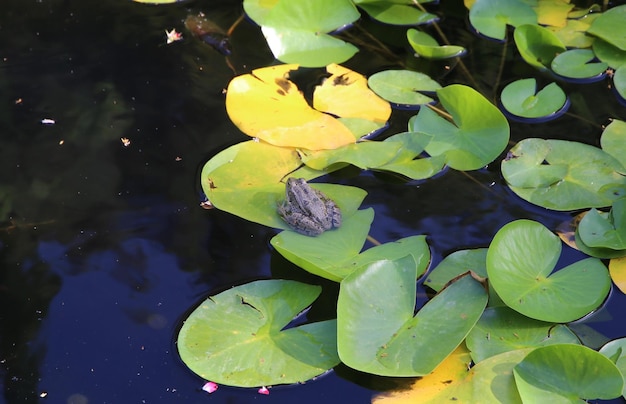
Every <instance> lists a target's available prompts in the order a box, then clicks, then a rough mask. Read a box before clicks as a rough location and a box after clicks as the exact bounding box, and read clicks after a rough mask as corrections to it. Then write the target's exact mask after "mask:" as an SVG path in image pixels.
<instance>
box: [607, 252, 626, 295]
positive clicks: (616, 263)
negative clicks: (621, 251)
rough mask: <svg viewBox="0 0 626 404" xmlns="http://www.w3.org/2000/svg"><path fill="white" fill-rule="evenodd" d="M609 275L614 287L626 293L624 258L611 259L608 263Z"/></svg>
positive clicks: (625, 263)
mask: <svg viewBox="0 0 626 404" xmlns="http://www.w3.org/2000/svg"><path fill="white" fill-rule="evenodd" d="M609 274H611V279H612V280H613V283H615V286H617V287H618V288H619V290H621V291H622V293H626V257H619V258H613V259H611V261H609Z"/></svg>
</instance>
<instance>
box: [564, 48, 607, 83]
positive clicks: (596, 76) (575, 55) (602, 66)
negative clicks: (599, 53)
mask: <svg viewBox="0 0 626 404" xmlns="http://www.w3.org/2000/svg"><path fill="white" fill-rule="evenodd" d="M594 59H595V55H594V53H593V51H592V50H591V49H571V50H568V51H566V52H563V53H561V54H559V55H557V56H556V57H555V58H554V59H553V60H552V70H553V71H554V72H555V73H556V74H558V75H559V76H561V77H565V78H567V79H576V80H577V81H584V82H593V81H599V80H602V79H603V78H604V76H605V74H604V72H605V70H606V68H607V67H608V65H607V64H606V63H604V62H593V60H594Z"/></svg>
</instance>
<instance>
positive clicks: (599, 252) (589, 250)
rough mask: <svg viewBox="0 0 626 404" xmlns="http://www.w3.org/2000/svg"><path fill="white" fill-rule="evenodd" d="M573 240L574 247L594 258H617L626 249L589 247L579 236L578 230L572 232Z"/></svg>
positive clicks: (625, 253) (624, 253) (623, 254)
mask: <svg viewBox="0 0 626 404" xmlns="http://www.w3.org/2000/svg"><path fill="white" fill-rule="evenodd" d="M574 242H575V245H576V248H577V249H578V250H580V251H582V252H583V253H585V254H587V255H589V256H591V257H596V258H602V259H609V258H619V257H623V256H625V255H626V251H624V250H613V249H611V248H604V247H590V246H588V245H587V244H585V243H584V242H583V241H582V239H581V238H580V234H579V232H578V231H576V232H575V233H574Z"/></svg>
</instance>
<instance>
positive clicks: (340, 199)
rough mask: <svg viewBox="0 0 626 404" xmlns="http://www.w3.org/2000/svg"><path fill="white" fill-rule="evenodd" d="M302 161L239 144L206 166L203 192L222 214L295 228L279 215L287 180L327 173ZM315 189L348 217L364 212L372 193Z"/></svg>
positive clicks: (285, 152)
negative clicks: (362, 207) (363, 201)
mask: <svg viewBox="0 0 626 404" xmlns="http://www.w3.org/2000/svg"><path fill="white" fill-rule="evenodd" d="M301 163H302V162H301V161H300V158H299V156H298V154H297V153H296V151H295V150H293V149H289V148H283V147H275V146H272V145H269V144H267V143H262V142H254V141H249V142H243V143H239V144H236V145H234V146H231V147H229V148H228V149H226V150H224V151H222V152H221V153H219V154H217V155H216V156H214V157H213V158H212V159H211V160H209V161H208V162H207V163H206V164H205V166H204V167H203V168H202V173H201V184H202V189H203V190H204V193H205V194H206V196H207V197H208V199H209V201H210V202H211V204H213V205H214V206H215V207H216V208H218V209H220V210H223V211H226V212H230V213H232V214H234V215H237V216H239V217H242V218H244V219H246V220H250V221H252V222H256V223H260V224H263V225H265V226H270V227H274V228H279V229H289V226H288V225H287V224H286V223H285V222H284V221H283V220H282V219H281V218H280V216H279V215H278V213H277V212H276V207H277V206H278V204H279V203H280V202H281V201H282V200H284V199H285V184H284V183H283V182H281V181H284V180H285V178H284V177H285V176H286V175H287V174H289V173H291V174H290V175H291V176H296V177H300V178H304V179H306V180H309V179H313V178H316V177H318V176H319V175H320V174H321V173H320V172H319V171H316V170H312V169H310V168H308V167H306V166H305V167H303V168H300V169H298V167H299V166H300V165H301ZM296 170H297V171H296ZM329 171H330V170H329ZM312 186H313V187H314V188H317V189H319V190H321V191H322V192H324V193H325V194H326V195H327V196H328V197H329V198H330V199H332V200H333V201H335V202H336V203H337V205H339V207H340V208H341V211H342V215H343V216H344V218H349V216H350V215H352V214H353V213H354V212H355V211H356V210H357V209H358V207H359V205H360V203H361V201H362V200H363V198H365V195H366V192H365V191H363V190H362V189H360V188H355V187H347V186H342V185H332V184H312ZM336 231H339V229H337V230H336ZM332 232H335V230H333V231H332ZM332 232H331V233H332Z"/></svg>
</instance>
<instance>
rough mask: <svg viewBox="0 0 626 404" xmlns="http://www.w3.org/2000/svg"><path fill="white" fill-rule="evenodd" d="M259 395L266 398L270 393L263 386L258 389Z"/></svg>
mask: <svg viewBox="0 0 626 404" xmlns="http://www.w3.org/2000/svg"><path fill="white" fill-rule="evenodd" d="M259 394H264V395H266V396H267V395H268V394H270V391H269V389H268V388H267V387H265V386H263V387H261V388H260V389H259Z"/></svg>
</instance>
